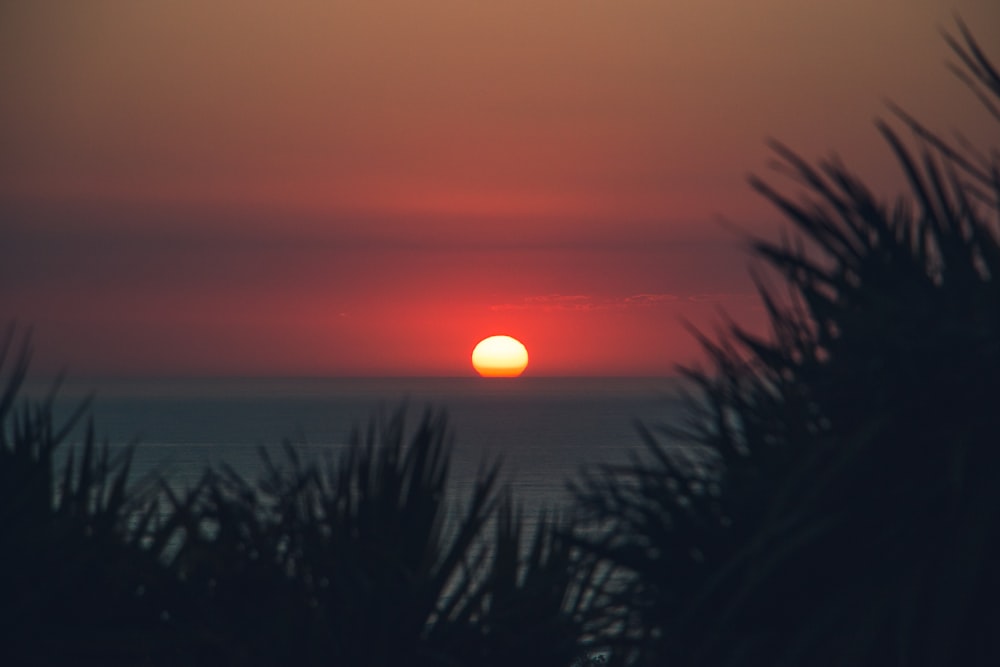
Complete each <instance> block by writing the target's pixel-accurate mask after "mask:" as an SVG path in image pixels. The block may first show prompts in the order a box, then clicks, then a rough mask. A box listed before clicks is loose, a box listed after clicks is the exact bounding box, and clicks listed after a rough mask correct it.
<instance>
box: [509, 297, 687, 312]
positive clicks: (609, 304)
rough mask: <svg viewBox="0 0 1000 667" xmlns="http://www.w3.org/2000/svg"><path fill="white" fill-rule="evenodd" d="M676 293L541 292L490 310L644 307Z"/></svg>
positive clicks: (572, 309) (655, 303)
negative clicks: (601, 294)
mask: <svg viewBox="0 0 1000 667" xmlns="http://www.w3.org/2000/svg"><path fill="white" fill-rule="evenodd" d="M679 298H680V297H678V296H677V295H676V294H632V295H630V296H624V297H611V298H596V297H593V296H588V295H585V294H542V295H536V296H528V297H525V298H524V299H522V300H521V301H519V302H514V303H501V304H494V305H492V306H490V309H491V310H539V311H543V312H552V311H591V310H622V309H625V308H645V307H649V306H655V305H659V304H664V303H670V302H672V301H677V300H679Z"/></svg>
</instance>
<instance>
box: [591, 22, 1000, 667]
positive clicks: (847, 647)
mask: <svg viewBox="0 0 1000 667" xmlns="http://www.w3.org/2000/svg"><path fill="white" fill-rule="evenodd" d="M959 29H960V33H961V40H959V39H955V38H952V37H949V38H948V43H949V44H950V45H951V47H952V49H953V50H954V52H955V53H956V54H957V55H958V57H959V59H960V60H961V61H962V63H963V65H964V66H965V69H964V70H962V71H964V72H965V73H966V74H965V75H964V76H963V80H965V81H967V82H968V83H969V84H970V85H972V86H973V87H974V88H975V89H976V90H977V91H979V92H980V93H981V98H982V99H984V100H986V101H988V99H989V96H991V95H992V96H993V97H994V98H997V97H998V96H1000V77H998V75H997V72H996V70H995V69H994V68H993V67H992V66H991V65H990V64H989V61H988V60H987V59H986V57H985V56H984V55H983V53H982V51H981V50H980V48H979V47H978V45H977V44H976V42H975V41H974V39H973V38H972V36H971V35H970V34H969V32H968V31H967V30H966V28H965V27H964V25H962V24H959ZM897 113H898V114H899V117H900V118H901V119H902V120H903V122H904V123H905V124H906V125H907V126H908V127H910V128H911V129H912V130H914V133H915V135H916V137H917V140H918V142H919V143H918V146H917V148H916V149H909V148H907V147H906V146H905V144H904V142H903V141H902V140H901V139H900V138H899V136H898V134H897V133H896V132H895V131H894V130H893V129H891V128H890V127H889V125H888V124H885V123H879V125H878V128H879V130H880V132H881V133H882V135H883V136H884V138H885V139H886V141H887V143H888V145H889V147H890V148H891V150H892V151H894V153H895V156H896V158H897V160H898V162H899V164H900V167H901V168H902V170H903V171H904V173H905V174H906V177H907V179H908V184H909V196H908V197H905V198H901V199H899V200H898V201H897V202H895V203H893V204H886V203H883V202H882V201H880V200H879V199H878V198H877V197H876V196H875V195H874V194H873V193H872V192H870V191H869V189H868V188H867V187H866V186H865V185H864V183H863V182H861V181H860V180H859V179H858V178H857V177H855V176H854V175H852V174H851V173H850V172H849V171H848V170H847V169H846V168H845V167H844V166H843V165H842V164H840V163H839V162H838V161H837V160H835V159H834V160H829V161H824V162H821V163H820V164H819V165H817V166H815V167H814V166H811V165H810V164H808V163H807V162H805V161H804V160H802V159H801V158H800V157H799V156H797V155H796V154H795V153H793V152H792V151H791V150H789V149H787V148H786V147H784V146H782V145H781V144H777V143H775V144H773V149H774V151H775V153H776V155H777V157H778V159H779V168H780V169H781V170H782V171H783V172H784V173H786V174H788V175H791V177H792V178H793V179H794V180H795V181H796V182H797V183H798V184H799V185H800V186H801V188H800V192H802V193H803V194H804V196H800V197H797V198H796V197H792V196H788V195H785V194H782V193H780V192H779V191H778V190H776V189H774V188H773V187H771V186H770V185H769V184H768V183H766V182H764V181H762V180H760V179H757V178H754V179H752V185H753V187H754V188H755V189H757V190H758V191H759V192H760V193H761V194H762V195H763V196H765V197H766V198H767V199H769V200H770V201H771V202H772V203H773V204H774V205H775V206H776V207H777V208H778V209H779V210H780V211H781V212H782V213H783V214H784V216H785V217H786V218H787V219H788V220H790V221H791V222H792V223H793V225H794V226H795V229H796V230H797V232H798V236H797V239H796V240H795V241H794V242H786V243H784V244H774V243H770V242H767V241H759V242H756V243H755V244H754V249H755V252H756V254H757V255H758V256H759V257H761V258H763V260H764V261H765V262H766V263H767V264H768V265H770V267H772V268H774V269H776V270H777V271H779V272H780V273H781V274H782V275H783V277H784V279H785V281H786V282H787V286H788V289H789V294H788V296H787V297H783V296H781V295H779V294H778V293H777V292H776V291H775V290H774V289H773V288H770V287H768V286H767V285H765V284H764V283H763V281H760V283H759V284H760V293H761V295H762V299H763V302H764V305H765V307H766V308H767V312H768V315H769V318H770V322H771V327H772V334H771V336H770V337H767V338H761V337H758V336H755V335H753V334H751V333H749V332H747V331H746V330H744V329H743V328H741V327H739V326H737V325H733V326H732V327H731V329H730V330H729V332H728V334H725V335H723V336H722V337H721V340H720V341H718V342H716V341H713V340H711V339H709V338H707V337H704V336H701V335H700V334H698V335H699V336H700V338H701V341H702V343H703V345H704V348H705V349H706V351H707V352H708V355H709V357H710V359H711V364H712V367H711V368H710V369H709V370H698V369H686V370H684V371H683V372H684V374H685V375H686V376H687V378H688V379H689V381H690V385H691V387H692V388H693V389H692V392H693V393H692V395H691V396H689V408H690V419H689V421H688V422H687V424H685V425H680V426H677V425H674V426H671V427H667V428H664V429H662V431H663V432H662V433H653V432H650V431H644V435H645V438H646V441H647V444H648V448H647V453H648V455H647V456H646V457H645V458H644V459H642V460H637V461H636V462H635V463H634V464H632V465H630V466H622V467H617V468H612V467H606V468H604V469H603V470H598V471H591V472H590V473H589V474H587V475H585V476H584V477H583V478H582V479H581V480H580V481H579V482H578V483H577V485H576V493H577V498H578V500H579V502H580V504H581V506H582V507H583V508H585V509H586V510H588V511H589V512H590V514H591V516H592V517H593V518H594V520H595V521H598V522H603V523H604V524H605V526H604V527H605V530H604V531H603V532H602V533H600V535H599V537H596V538H589V539H588V541H589V543H590V549H591V550H592V552H593V553H594V554H595V557H601V558H606V559H609V560H610V561H611V562H613V563H614V564H615V565H616V566H618V567H619V568H620V570H621V572H622V574H621V575H620V578H619V581H620V582H621V584H620V586H619V589H618V590H617V591H612V592H611V593H609V596H610V597H609V599H610V600H611V601H612V602H613V604H610V605H609V606H608V608H607V609H608V613H609V616H610V617H612V618H615V619H616V620H617V621H618V622H619V625H618V626H617V627H616V629H615V632H614V633H612V636H611V638H610V641H611V642H612V643H613V644H616V645H617V646H619V649H618V650H617V651H616V656H615V658H614V661H617V662H630V663H633V664H671V663H672V664H686V665H695V664H697V665H701V664H704V665H762V664H767V665H802V664H808V665H862V664H864V665H903V664H906V665H956V664H962V665H972V664H976V665H985V664H996V663H997V662H998V661H1000V640H998V639H997V636H996V633H995V629H996V628H997V627H1000V611H998V608H997V605H996V597H997V595H998V593H1000V585H998V584H1000V581H998V576H1000V575H998V573H1000V570H998V568H997V566H996V565H995V563H996V562H998V558H1000V531H998V528H1000V523H998V519H1000V484H998V481H1000V449H998V448H997V446H996V445H997V443H998V440H1000V412H998V411H997V410H996V401H997V397H1000V280H998V277H1000V234H998V224H1000V216H998V214H1000V205H998V201H1000V156H998V154H997V152H996V151H995V150H994V152H993V153H992V156H991V157H989V158H986V157H984V156H983V155H980V154H979V153H977V152H975V151H973V150H972V149H971V148H970V147H962V148H959V149H956V148H953V147H951V146H950V145H949V144H948V143H946V142H945V141H943V140H941V139H938V138H937V137H936V136H935V135H933V134H931V133H929V132H928V131H927V130H926V129H925V128H923V127H922V126H920V125H919V124H918V123H916V121H914V120H913V119H912V118H911V117H910V116H908V115H905V114H903V113H902V112H897ZM662 436H667V439H666V440H664V438H663V437H662Z"/></svg>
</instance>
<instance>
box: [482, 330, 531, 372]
mask: <svg viewBox="0 0 1000 667" xmlns="http://www.w3.org/2000/svg"><path fill="white" fill-rule="evenodd" d="M527 365H528V350H526V349H525V347H524V345H523V344H522V343H521V341H519V340H518V339H516V338H511V337H510V336H490V337H489V338H484V339H482V340H481V341H479V344H478V345H476V348H475V349H474V350H472V366H473V367H474V368H475V369H476V372H477V373H479V374H480V375H482V376H483V377H508V378H509V377H517V376H518V375H520V374H521V373H523V372H524V369H525V367H526V366H527Z"/></svg>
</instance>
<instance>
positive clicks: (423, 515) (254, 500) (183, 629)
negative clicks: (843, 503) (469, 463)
mask: <svg viewBox="0 0 1000 667" xmlns="http://www.w3.org/2000/svg"><path fill="white" fill-rule="evenodd" d="M13 335H14V330H13V328H11V329H10V331H9V332H8V335H7V337H6V339H5V340H4V341H2V342H3V344H2V345H0V370H2V366H3V361H4V360H6V359H9V358H10V355H9V354H8V353H9V351H10V347H11V345H12V341H13ZM28 357H29V354H28V348H27V345H25V347H24V348H23V351H22V353H21V354H20V355H19V356H17V357H16V359H15V362H14V364H13V365H12V367H11V368H10V369H9V370H8V371H7V372H6V382H5V383H4V384H3V389H2V392H0V566H2V567H0V662H2V663H3V664H4V665H63V664H74V665H90V664H92V665H140V664H141V665H177V664H183V665H212V666H213V667H214V666H217V665H240V666H253V665H261V666H268V667H270V666H272V665H280V664H294V665H298V666H302V667H306V666H308V665H329V664H345V665H352V666H363V665H372V666H387V667H388V666H390V665H402V664H406V665H442V666H444V665H510V664H522V665H545V666H548V665H563V666H567V667H568V666H569V665H570V664H572V663H574V662H575V661H580V662H581V663H582V662H583V661H585V660H586V654H585V650H584V649H585V647H584V644H583V643H582V639H583V637H584V632H583V628H584V627H586V626H587V624H588V623H590V622H591V621H590V619H591V618H592V615H593V611H592V607H591V606H590V605H589V604H588V598H586V597H585V596H584V593H585V591H587V590H588V586H587V578H588V576H590V575H589V572H588V571H587V570H586V569H585V568H581V567H579V566H578V564H577V559H576V556H575V553H574V551H573V550H572V548H571V542H570V541H569V540H568V539H566V538H565V534H566V533H568V532H569V528H568V526H567V525H566V524H565V523H564V522H563V521H560V520H557V519H546V518H544V517H542V518H541V520H540V521H539V522H538V526H537V529H536V530H535V532H534V534H533V536H531V537H528V538H526V536H525V534H524V533H525V531H524V530H523V526H522V523H521V519H520V515H519V512H518V511H517V510H516V509H515V507H514V501H513V499H512V498H511V496H510V494H509V493H501V492H500V491H498V489H497V486H496V480H497V475H498V466H497V465H491V466H486V467H484V468H483V469H482V470H481V472H480V475H479V478H478V481H477V482H476V483H475V486H474V489H473V491H472V493H471V495H470V497H469V498H468V499H467V500H466V502H465V504H464V506H457V504H456V502H455V499H454V498H453V497H451V496H450V494H448V493H446V485H447V480H448V471H449V467H450V460H451V459H450V457H451V454H450V442H451V435H450V433H449V431H448V428H447V424H446V421H445V417H444V414H443V413H432V412H430V411H428V412H427V413H426V414H425V415H424V418H423V419H422V420H421V421H420V422H419V423H418V424H417V425H416V427H415V428H413V429H409V428H407V427H406V423H405V420H404V412H403V411H402V410H400V411H399V412H397V413H395V414H394V415H393V416H391V417H390V418H388V419H386V420H384V421H383V422H381V423H376V422H375V421H373V422H372V423H371V425H370V426H369V428H368V429H367V430H366V431H364V432H362V431H358V432H357V433H356V434H355V436H354V438H353V440H352V442H351V444H350V446H349V447H347V448H346V449H345V450H344V452H343V455H342V456H341V457H339V458H336V459H333V458H331V459H329V460H326V461H304V460H302V459H301V458H300V456H299V454H298V452H297V450H296V449H295V448H294V447H292V446H290V445H289V446H286V448H285V454H286V456H285V459H284V460H282V461H275V460H272V459H271V458H270V457H268V456H267V454H266V452H264V450H262V456H263V457H264V460H263V463H264V468H265V471H266V472H265V474H264V476H263V477H262V478H261V479H259V480H255V481H249V480H246V479H244V478H242V477H241V476H239V475H238V474H237V473H236V472H234V471H233V470H231V469H229V468H227V467H225V466H222V467H220V468H210V469H206V471H205V473H204V475H203V477H202V479H201V481H200V482H199V483H198V484H197V485H195V486H194V488H191V489H188V490H186V491H183V492H181V491H176V490H174V489H173V488H172V487H171V485H170V484H168V483H167V480H164V479H161V480H156V479H152V480H139V481H138V482H136V481H135V480H132V479H131V476H130V467H129V461H130V458H131V452H132V448H126V449H125V450H124V452H123V454H122V455H121V456H118V457H115V456H113V455H112V454H111V453H110V452H111V450H110V448H109V447H108V446H107V445H105V446H103V447H99V446H98V445H96V444H95V436H94V429H93V426H92V425H88V426H87V428H86V430H85V431H84V432H83V434H82V436H81V435H80V434H79V428H77V427H78V426H79V425H80V422H81V420H83V419H84V418H85V417H86V415H87V410H88V406H87V404H86V403H84V404H82V405H81V406H80V408H79V409H78V410H77V411H76V412H75V413H74V414H73V415H72V416H71V417H70V418H69V419H68V420H67V421H66V423H65V424H64V425H62V426H59V427H57V426H56V420H55V417H54V411H53V398H54V393H53V397H50V398H49V399H47V400H43V401H32V400H28V399H25V398H23V397H20V393H21V390H22V386H23V382H24V379H25V376H26V373H27V367H28ZM60 448H61V449H60ZM57 450H59V451H58V452H57Z"/></svg>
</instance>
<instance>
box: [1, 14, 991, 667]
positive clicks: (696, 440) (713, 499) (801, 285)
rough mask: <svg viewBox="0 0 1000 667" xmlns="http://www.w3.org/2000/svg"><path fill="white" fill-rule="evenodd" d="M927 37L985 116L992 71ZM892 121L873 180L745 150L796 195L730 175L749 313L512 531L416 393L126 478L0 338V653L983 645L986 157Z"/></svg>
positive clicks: (955, 651) (797, 652)
mask: <svg viewBox="0 0 1000 667" xmlns="http://www.w3.org/2000/svg"><path fill="white" fill-rule="evenodd" d="M948 41H949V44H950V46H951V48H952V51H953V53H954V55H955V57H957V58H958V60H959V61H960V63H961V66H960V67H959V69H958V71H959V73H960V76H961V78H962V80H964V81H965V82H966V83H968V84H969V85H970V86H971V87H972V88H973V89H974V90H975V91H976V93H977V95H978V96H979V98H980V99H981V100H982V101H984V102H985V106H986V109H987V112H989V113H992V114H993V115H994V116H996V117H997V120H998V122H1000V111H998V107H997V104H998V103H1000V75H998V73H997V70H996V69H994V68H993V67H992V66H991V65H990V63H989V62H988V61H987V59H986V58H985V56H984V55H983V54H982V53H981V52H980V50H979V47H978V46H977V44H976V42H975V41H974V40H973V38H972V37H971V36H970V35H969V34H968V32H967V31H966V30H965V28H964V26H962V25H961V24H959V34H958V36H957V38H955V39H952V38H948ZM895 114H896V125H897V126H899V127H901V128H903V130H905V131H908V132H910V133H912V134H913V135H914V140H913V142H910V143H909V144H908V142H904V141H903V140H902V139H901V138H900V136H899V134H898V131H897V130H894V129H892V128H891V127H890V126H889V125H888V124H881V125H879V129H880V131H881V132H882V134H883V136H884V137H885V139H886V141H887V143H888V146H889V148H890V149H891V150H893V151H894V152H895V155H896V158H897V160H898V162H899V165H900V167H901V168H902V169H903V171H904V172H905V174H906V176H907V178H908V182H909V193H908V195H907V196H906V197H904V198H901V199H900V200H898V201H897V202H889V203H887V202H884V201H882V200H880V199H878V198H877V197H876V195H875V194H874V193H871V192H870V191H869V190H868V189H867V188H866V187H865V185H864V184H863V183H862V182H860V181H859V180H858V179H857V178H855V177H854V176H852V175H851V173H850V172H849V171H848V170H847V169H846V168H845V167H843V166H842V165H840V164H839V163H837V162H836V161H829V162H825V163H821V164H819V165H815V166H813V165H810V164H808V163H806V162H804V161H803V160H801V159H800V158H799V157H798V156H797V155H795V154H794V153H793V152H791V151H790V150H788V149H787V148H785V147H783V146H781V145H775V147H774V148H775V152H776V154H777V156H778V158H780V161H781V164H782V165H783V166H784V168H785V171H786V172H787V173H789V174H791V176H792V177H793V179H794V180H795V181H796V182H797V185H798V186H800V187H799V194H797V195H794V196H788V195H785V194H782V193H780V192H779V191H778V190H776V189H774V188H772V186H770V185H769V184H767V183H765V182H763V181H760V180H754V181H753V186H754V187H755V188H756V189H757V190H758V191H760V192H761V193H762V195H763V196H765V197H767V198H768V199H769V200H771V201H772V202H773V203H774V204H775V205H776V207H777V208H778V209H779V210H780V211H781V212H782V213H783V214H784V215H785V216H786V217H787V219H788V220H789V221H790V222H791V223H792V224H793V225H794V227H795V229H796V230H797V234H796V236H795V240H794V241H789V242H788V243H785V244H781V245H776V244H773V243H769V242H764V241H761V242H757V243H756V244H755V246H754V249H755V253H756V254H757V256H758V257H760V258H761V259H762V260H763V261H764V262H765V263H766V264H767V265H768V266H769V267H771V268H772V269H775V270H777V271H778V272H780V274H781V276H782V279H781V285H782V287H781V289H780V290H778V289H775V288H769V287H768V286H767V285H765V284H763V282H762V284H761V294H762V298H763V301H764V304H765V306H766V307H767V309H768V312H769V315H770V321H771V324H772V327H773V332H772V335H771V336H770V337H768V338H766V339H762V338H758V337H756V336H753V335H751V334H750V333H748V332H746V331H745V330H743V329H741V328H740V327H739V326H737V325H733V326H732V327H731V328H730V329H729V330H727V331H726V332H725V333H723V334H722V335H721V336H719V337H718V338H717V339H710V338H708V337H702V342H703V344H704V346H705V349H706V350H707V352H708V353H709V356H710V358H711V360H712V365H711V366H710V367H709V368H708V369H690V370H686V371H685V373H686V375H687V377H688V379H689V383H688V386H689V388H690V392H691V395H690V409H689V415H688V420H687V422H686V423H683V424H671V425H667V426H663V427H655V428H652V427H651V428H648V429H643V430H642V431H641V435H642V436H643V439H644V441H645V444H646V447H645V449H643V450H642V451H641V452H640V453H637V455H636V458H635V462H634V463H633V464H632V465H629V466H621V467H601V468H596V469H589V470H585V471H583V472H581V474H580V476H579V478H578V479H576V480H574V481H573V482H572V485H573V488H574V492H575V498H576V502H575V504H574V507H573V508H571V510H572V514H568V515H567V516H566V517H565V518H563V519H560V518H548V519H543V520H542V521H541V522H540V524H539V527H538V529H537V531H535V532H534V533H533V534H531V535H527V534H524V531H523V530H522V528H521V521H520V518H519V516H518V513H517V511H516V509H515V506H516V503H515V502H514V501H513V500H512V499H511V498H510V497H509V494H506V493H505V492H504V491H503V490H502V489H499V488H498V487H497V483H496V480H497V470H496V467H495V466H489V465H486V466H484V468H483V470H482V473H481V476H480V479H479V483H478V484H477V486H476V487H475V489H474V490H473V492H472V494H471V496H470V497H468V498H464V499H460V509H459V510H457V511H455V510H454V508H452V507H450V506H449V505H447V504H446V499H445V494H444V489H445V481H446V478H447V474H448V464H449V448H448V438H449V435H448V431H447V428H446V425H445V423H444V419H443V417H442V416H441V415H438V414H434V413H427V414H426V415H425V416H424V418H423V419H422V420H421V421H420V422H419V424H417V425H416V426H415V427H414V428H410V429H407V428H406V427H405V425H404V422H403V415H402V414H399V415H397V416H395V417H392V418H389V419H387V420H385V421H384V422H383V423H373V424H372V425H370V426H369V427H368V428H367V429H365V430H361V431H359V432H358V433H357V435H356V437H355V439H354V442H353V444H352V446H351V447H350V448H349V449H348V450H347V451H346V453H344V454H343V456H341V457H340V458H338V459H336V460H330V461H321V462H315V461H303V460H300V459H299V458H298V456H297V454H296V451H295V450H294V449H293V448H288V449H287V451H286V454H285V457H284V458H283V459H282V460H280V461H266V466H265V467H266V470H267V473H266V474H265V475H264V477H263V478H262V479H260V480H254V481H249V480H244V479H241V478H240V477H239V476H238V475H236V474H235V473H233V472H232V471H229V470H226V469H224V468H223V469H212V470H207V471H206V472H205V475H204V477H203V479H202V481H201V482H200V483H199V484H198V485H197V486H196V487H195V488H192V489H189V490H186V491H185V492H183V493H180V492H177V491H175V490H173V489H172V487H170V486H169V485H168V484H167V483H165V482H164V481H163V480H158V479H146V480H138V481H135V480H133V479H132V477H131V476H130V475H129V459H128V454H125V455H124V456H123V457H122V458H118V459H115V458H113V457H111V456H110V454H109V453H108V452H109V450H108V449H107V448H106V447H100V446H98V445H97V444H96V442H95V436H94V429H93V427H92V426H90V425H89V424H88V423H87V421H86V420H87V411H86V406H83V407H82V408H81V410H80V412H79V413H78V414H77V415H75V416H74V417H73V418H71V419H70V420H69V421H68V422H67V423H65V424H57V423H55V422H54V419H53V414H52V402H51V401H40V402H28V401H25V400H22V399H20V398H19V390H20V387H21V384H22V382H23V380H24V376H25V373H26V371H27V357H28V355H27V352H26V351H25V352H22V353H19V352H18V350H17V349H16V348H15V347H12V346H16V341H14V335H13V332H12V333H11V334H10V335H9V336H8V337H7V339H6V341H5V344H4V348H3V352H4V354H3V358H4V359H5V360H6V361H7V363H8V367H7V368H6V371H5V373H6V375H5V384H4V389H3V390H2V391H3V393H2V395H0V633H2V637H0V663H2V664H5V665H22V664H24V665H28V664H32V665H70V664H73V665H86V664H94V665H98V664H99V665H284V664H287V665H303V666H305V665H320V664H323V665H373V666H375V665H378V666H382V665H384V666H387V667H388V666H390V665H393V666H395V665H442V666H444V665H553V666H567V665H571V664H586V663H588V662H604V661H606V662H608V663H610V664H615V665H684V666H689V665H713V666H715V665H733V666H744V665H831V666H832V665H845V666H847V665H851V666H853V665H873V666H874V665H879V666H887V665H927V666H932V665H933V666H942V667H943V666H946V665H949V666H950V665H995V664H1000V567H998V565H997V564H998V563H1000V155H998V153H997V151H996V149H994V151H993V152H992V153H989V151H988V150H986V151H977V150H976V149H975V148H974V147H971V146H959V147H958V148H955V147H953V146H952V145H951V144H949V143H947V142H945V141H943V140H941V139H940V138H938V136H936V135H934V134H932V133H930V132H929V131H927V130H926V129H925V128H923V127H922V126H920V124H919V123H918V122H917V121H915V120H914V119H912V118H911V117H910V116H908V115H906V114H905V113H903V112H901V111H896V112H895ZM908 145H910V146H911V147H909V148H908V147H907V146H908ZM696 335H699V336H700V335H701V334H697V333H696ZM67 443H69V445H72V446H67ZM60 447H63V448H64V449H66V450H67V451H68V455H67V457H57V449H58V448H60ZM57 459H58V460H59V461H66V463H65V464H64V465H63V464H61V463H60V464H58V465H57V463H56V461H57Z"/></svg>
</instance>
